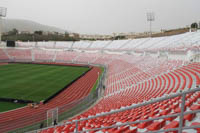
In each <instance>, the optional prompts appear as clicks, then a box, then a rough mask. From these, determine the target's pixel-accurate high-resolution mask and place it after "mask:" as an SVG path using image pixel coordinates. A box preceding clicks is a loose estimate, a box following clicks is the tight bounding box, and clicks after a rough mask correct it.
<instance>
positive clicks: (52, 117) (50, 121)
mask: <svg viewBox="0 0 200 133" xmlns="http://www.w3.org/2000/svg"><path fill="white" fill-rule="evenodd" d="M57 123H58V108H54V109H50V110H48V111H47V126H53V125H57Z"/></svg>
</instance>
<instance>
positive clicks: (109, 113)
mask: <svg viewBox="0 0 200 133" xmlns="http://www.w3.org/2000/svg"><path fill="white" fill-rule="evenodd" d="M197 91H200V88H199V87H197V88H195V89H191V90H187V91H182V92H179V93H175V94H171V95H169V96H166V95H164V96H162V97H160V98H155V99H152V100H149V101H146V102H143V103H140V104H135V105H131V106H129V107H125V108H122V109H117V110H114V111H110V112H107V113H102V114H97V115H95V116H90V117H88V118H81V119H79V120H74V121H72V122H66V123H65V124H60V125H58V126H62V125H68V124H73V123H75V125H76V128H75V132H76V133H82V132H90V131H99V130H103V129H110V128H116V127H121V126H126V125H131V124H137V123H142V122H149V121H153V120H159V119H165V118H170V117H177V116H179V117H180V118H179V127H177V128H170V129H162V130H158V131H152V132H151V133H160V132H169V131H178V132H179V133H182V131H183V130H186V129H195V128H200V125H198V126H184V124H183V119H184V118H183V117H184V115H187V114H193V113H199V112H200V110H195V111H184V108H185V100H186V94H189V93H195V92H197ZM179 96H180V97H181V112H180V113H174V114H170V115H165V116H160V117H155V118H149V119H145V120H137V121H134V122H125V123H122V124H115V125H111V126H106V127H101V128H93V129H88V130H84V131H78V123H79V122H81V121H86V120H91V119H95V118H99V117H103V116H108V115H111V114H115V113H119V112H123V111H127V110H130V109H135V108H138V107H142V106H146V105H150V104H154V103H157V102H161V101H164V100H168V99H172V98H175V97H179ZM54 127H57V126H54ZM49 128H50V127H49ZM42 130H45V129H42ZM42 130H37V131H32V133H37V132H39V131H42Z"/></svg>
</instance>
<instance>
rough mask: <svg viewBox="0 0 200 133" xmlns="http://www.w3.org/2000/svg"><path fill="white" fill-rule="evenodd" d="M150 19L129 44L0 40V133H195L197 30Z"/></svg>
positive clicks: (199, 107) (117, 39)
mask: <svg viewBox="0 0 200 133" xmlns="http://www.w3.org/2000/svg"><path fill="white" fill-rule="evenodd" d="M38 9H39V8H38ZM6 11H7V10H6V8H2V7H0V21H1V17H5V16H6ZM154 19H155V18H154V13H152V12H149V13H147V21H148V22H149V21H150V32H148V34H146V33H144V34H139V35H137V36H135V34H134V38H128V35H119V36H116V35H114V36H113V37H111V38H109V37H108V38H107V36H106V37H104V36H103V35H102V36H100V37H103V39H102V38H100V39H99V36H98V39H97V38H94V36H95V35H94V36H92V39H91V38H88V36H87V37H86V38H84V37H83V38H81V39H80V40H74V41H65V40H62V41H59V39H60V38H59V37H61V39H63V38H65V37H66V36H67V37H68V38H70V35H68V33H64V34H61V35H59V33H57V32H56V33H55V36H54V35H53V34H51V33H44V34H43V33H42V31H35V32H34V33H33V34H31V33H22V32H21V33H18V31H17V30H16V29H13V30H12V31H11V32H7V33H6V34H5V33H4V34H3V35H2V38H1V33H0V133H7V132H8V133H24V132H27V133H144V132H145V133H161V132H163V133H200V24H199V26H198V24H197V26H196V25H195V26H194V23H193V24H192V25H191V27H186V28H183V29H178V30H172V32H171V31H170V32H169V31H167V32H159V33H153V32H152V31H151V30H152V29H151V28H152V27H151V26H152V25H151V23H152V22H153V21H154ZM195 24H196V23H195ZM0 26H1V23H0ZM14 31H16V33H15V32H14ZM174 31H175V33H174ZM0 32H1V27H0ZM24 32H27V31H24ZM169 33H170V34H169ZM46 34H47V35H46ZM66 34H67V35H66ZM9 35H10V36H9ZM20 35H26V37H30V38H28V39H32V40H28V41H24V40H22V39H21V40H20ZM49 36H51V37H52V38H54V39H55V40H53V41H52V40H51V39H49V38H47V40H45V39H46V38H45V39H44V41H40V40H37V39H41V38H42V37H49ZM6 37H7V38H6ZM9 37H10V38H9ZM17 37H18V38H17ZM23 37H24V36H23ZM89 37H91V36H89ZM126 37H127V38H126ZM5 38H6V39H5ZM13 38H14V40H13ZM16 38H17V39H16ZM42 39H43V38H42ZM56 39H58V40H56ZM70 39H72V38H70Z"/></svg>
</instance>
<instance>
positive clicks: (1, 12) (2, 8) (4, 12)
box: [0, 7, 7, 43]
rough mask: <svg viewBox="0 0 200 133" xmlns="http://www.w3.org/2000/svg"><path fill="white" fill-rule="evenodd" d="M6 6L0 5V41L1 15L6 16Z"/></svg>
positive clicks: (0, 30)
mask: <svg viewBox="0 0 200 133" xmlns="http://www.w3.org/2000/svg"><path fill="white" fill-rule="evenodd" d="M6 13H7V8H5V7H0V43H1V35H2V31H3V25H2V17H6Z"/></svg>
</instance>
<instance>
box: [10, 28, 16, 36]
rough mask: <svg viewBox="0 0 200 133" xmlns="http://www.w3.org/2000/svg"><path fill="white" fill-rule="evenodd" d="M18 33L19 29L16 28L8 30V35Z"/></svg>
mask: <svg viewBox="0 0 200 133" xmlns="http://www.w3.org/2000/svg"><path fill="white" fill-rule="evenodd" d="M17 34H18V30H17V29H15V28H14V29H12V30H11V31H9V32H8V35H17Z"/></svg>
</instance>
